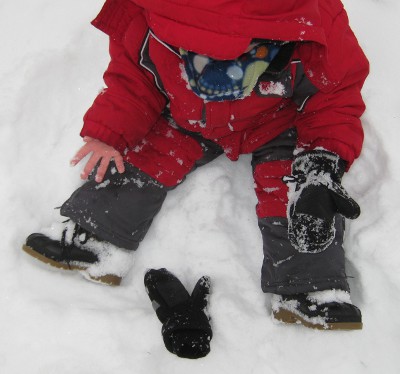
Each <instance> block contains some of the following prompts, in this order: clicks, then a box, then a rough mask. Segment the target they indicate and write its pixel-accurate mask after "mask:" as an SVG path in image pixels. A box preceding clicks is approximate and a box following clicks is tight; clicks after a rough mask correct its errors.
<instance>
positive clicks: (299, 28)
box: [24, 0, 368, 329]
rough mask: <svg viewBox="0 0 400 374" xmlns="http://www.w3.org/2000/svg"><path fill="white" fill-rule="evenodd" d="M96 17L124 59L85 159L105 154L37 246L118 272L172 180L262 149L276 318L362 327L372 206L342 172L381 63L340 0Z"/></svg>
mask: <svg viewBox="0 0 400 374" xmlns="http://www.w3.org/2000/svg"><path fill="white" fill-rule="evenodd" d="M93 25H94V26H95V27H97V28H98V29H100V30H102V31H103V32H105V33H106V34H108V35H109V37H110V55H111V62H110V64H109V66H108V68H107V71H106V72H105V75H104V80H105V83H106V86H107V88H106V89H104V90H103V91H102V92H101V93H100V94H99V95H98V97H97V98H96V99H95V101H94V103H93V105H92V107H91V108H90V109H89V110H88V112H87V113H86V115H85V118H84V126H83V129H82V132H81V135H82V136H83V138H84V141H85V145H84V146H83V147H82V149H81V150H80V151H79V152H78V154H77V155H76V157H75V159H74V161H73V162H74V163H75V164H76V163H78V162H79V161H80V160H81V159H82V158H83V157H84V156H85V155H87V154H89V153H91V154H92V156H91V158H90V160H89V161H88V163H87V164H86V166H85V168H84V172H83V177H84V178H87V177H89V180H88V181H87V182H86V183H85V184H84V185H83V186H82V187H80V188H79V189H78V190H77V191H75V192H74V193H73V195H72V196H71V197H70V198H69V199H68V200H67V201H66V202H65V203H64V204H63V206H62V208H61V214H62V215H63V216H66V217H69V218H70V221H69V222H68V223H66V224H65V227H64V230H63V232H62V234H60V235H59V236H57V235H52V234H51V233H42V234H32V235H30V236H29V237H28V239H27V242H26V244H25V246H24V249H25V251H27V252H28V253H30V254H31V255H33V256H35V257H37V258H39V259H41V260H43V261H45V262H50V263H52V264H53V265H55V266H58V267H64V268H69V269H80V270H83V271H84V272H86V274H87V276H88V277H89V278H91V279H95V280H98V281H100V282H103V283H111V284H119V282H120V281H121V279H122V277H123V276H124V275H125V272H126V270H127V269H124V270H121V269H119V268H118V266H117V265H118V264H117V262H118V261H115V262H113V260H111V259H112V258H113V256H112V254H113V253H119V252H120V253H129V254H130V253H131V251H134V250H135V249H136V248H137V247H138V245H139V243H140V241H141V240H142V239H143V238H144V236H145V234H146V232H147V230H148V228H149V226H150V224H151V222H152V220H153V218H154V216H155V215H156V214H157V213H158V212H159V210H160V209H161V206H162V203H163V201H164V199H165V197H166V196H167V193H168V191H169V190H171V189H173V188H175V187H176V186H178V185H179V184H180V183H182V182H183V181H184V180H185V176H186V175H187V174H188V173H190V172H192V171H194V170H195V169H196V168H197V167H200V166H202V165H205V164H206V163H208V162H211V161H212V160H214V159H215V158H216V157H218V156H220V155H222V154H225V155H226V156H227V157H228V158H229V159H231V160H233V161H234V160H237V159H238V157H239V155H240V154H245V153H246V154H248V153H251V154H252V155H253V160H252V167H253V176H254V181H255V186H256V187H255V192H256V194H257V198H258V204H257V208H256V212H257V216H258V220H259V227H260V229H261V233H262V237H263V244H264V262H263V266H262V289H263V291H264V292H269V293H273V294H275V295H277V296H276V303H275V304H274V305H275V307H274V315H275V317H276V318H277V319H280V320H282V321H285V322H295V321H300V322H302V323H303V324H305V325H307V324H308V325H311V326H313V327H315V326H317V327H318V326H322V327H324V328H350V329H351V328H360V327H361V314H360V312H359V310H358V309H357V308H356V307H355V306H353V305H352V304H351V303H350V300H349V299H348V298H347V296H345V295H348V292H349V287H348V283H347V280H346V273H345V269H344V252H343V247H342V242H343V233H344V217H346V218H356V217H357V216H358V214H359V207H358V205H357V204H356V203H355V201H354V200H353V199H351V198H350V197H349V196H348V194H347V193H346V192H345V190H344V189H343V187H342V186H341V178H342V176H343V173H344V172H345V171H348V170H349V168H350V167H351V165H352V163H353V161H354V159H355V158H357V157H358V156H359V154H360V151H361V147H362V141H363V131H362V128H361V123H360V116H361V115H362V113H363V111H364V103H363V100H362V97H361V94H360V91H361V88H362V85H363V82H364V80H365V78H366V76H367V74H368V62H367V60H366V58H365V56H364V54H363V52H362V50H361V48H360V47H359V45H358V43H357V40H356V38H355V36H354V35H353V33H352V31H351V29H350V27H349V24H348V19H347V15H346V12H345V10H344V8H343V5H342V3H341V2H340V0H324V1H320V0H304V1H301V2H299V1H296V0H288V1H284V2H276V1H265V0H251V1H249V0H236V1H235V0H231V1H226V0H199V1H197V0H193V1H190V2H182V1H170V0H152V1H149V0H107V1H106V3H105V5H104V7H103V9H102V10H101V12H100V14H99V15H98V16H97V18H96V19H95V20H94V21H93ZM110 160H113V161H114V162H115V166H116V168H115V167H114V166H113V165H110ZM105 253H106V255H105ZM100 265H101V266H100ZM326 290H335V291H334V294H335V295H336V297H335V298H334V300H332V301H331V302H330V303H326V302H321V301H319V300H318V292H321V291H326ZM316 291H317V292H316ZM338 295H339V296H338ZM340 295H341V296H340ZM343 295H344V296H343ZM343 297H344V298H343ZM321 318H323V322H321Z"/></svg>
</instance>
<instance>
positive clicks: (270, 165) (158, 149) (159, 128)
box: [126, 118, 296, 218]
mask: <svg viewBox="0 0 400 374" xmlns="http://www.w3.org/2000/svg"><path fill="white" fill-rule="evenodd" d="M278 142H279V145H278V144H277V143H278ZM282 142H283V144H282ZM295 142H296V134H295V130H289V131H286V132H285V133H284V134H282V135H280V136H278V137H277V139H274V140H272V141H271V142H269V143H268V144H266V145H264V146H263V147H260V148H259V149H258V150H256V151H255V152H254V153H253V176H254V181H255V191H256V195H257V199H258V204H257V208H256V212H257V216H258V217H260V218H262V217H286V206H287V191H288V189H287V186H286V185H285V184H284V183H283V182H282V177H283V176H285V175H290V173H291V163H292V157H293V150H294V146H295ZM222 153H223V151H222V149H221V148H220V147H219V146H218V145H217V144H215V143H213V142H212V141H209V140H206V139H204V138H202V137H201V136H200V135H198V134H196V133H191V132H189V131H186V130H184V129H181V128H178V127H177V126H175V125H173V124H172V123H171V122H168V121H167V120H166V119H164V118H162V119H161V120H160V121H159V122H158V123H157V124H156V126H155V127H154V128H153V130H152V131H151V132H150V133H149V134H148V135H147V136H146V137H145V138H144V139H143V141H142V142H141V144H139V145H138V146H137V147H136V148H135V149H134V150H133V151H131V152H129V153H128V155H127V156H126V161H127V162H128V163H130V164H132V165H134V166H136V167H137V168H138V169H140V170H142V171H143V172H144V173H146V174H147V175H150V176H151V177H152V178H154V179H155V180H157V181H158V182H160V183H161V184H163V185H165V186H167V187H174V186H177V185H178V184H179V183H181V182H182V181H183V180H184V178H185V176H186V175H187V174H188V173H189V172H191V171H192V170H194V169H195V168H196V167H198V166H201V165H204V164H206V163H208V162H210V161H212V160H213V159H214V158H216V157H217V156H219V155H220V154H222Z"/></svg>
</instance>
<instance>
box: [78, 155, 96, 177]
mask: <svg viewBox="0 0 400 374" xmlns="http://www.w3.org/2000/svg"><path fill="white" fill-rule="evenodd" d="M99 159H100V157H99V156H98V155H97V154H95V153H94V154H93V155H92V156H91V157H90V159H89V161H88V162H87V163H86V165H85V167H84V169H83V171H82V173H81V178H82V179H87V178H88V176H89V174H90V173H91V172H92V170H93V169H94V168H95V166H96V165H97V163H98V162H99Z"/></svg>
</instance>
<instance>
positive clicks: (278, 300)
mask: <svg viewBox="0 0 400 374" xmlns="http://www.w3.org/2000/svg"><path fill="white" fill-rule="evenodd" d="M312 294H313V293H310V294H297V295H274V298H273V302H272V304H273V305H272V313H273V317H274V319H276V320H278V321H280V322H284V323H297V324H301V325H303V326H306V327H310V328H314V329H318V330H360V329H362V319H361V312H360V310H359V309H358V308H357V307H356V306H355V305H353V304H351V302H342V301H318V300H316V299H315V298H313V297H312V296H311V295H312Z"/></svg>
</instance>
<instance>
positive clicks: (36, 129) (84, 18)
mask: <svg viewBox="0 0 400 374" xmlns="http://www.w3.org/2000/svg"><path fill="white" fill-rule="evenodd" d="M102 4H103V1H102V0H85V1H81V0H69V1H61V0H51V1H50V0H32V1H26V0H1V2H0V50H1V53H2V57H1V59H0V81H1V85H0V103H1V105H0V149H1V153H2V157H1V160H0V165H1V175H2V180H1V183H0V196H1V206H0V212H1V214H0V220H1V221H0V230H1V239H2V243H3V244H2V256H1V261H0V273H1V275H2V278H1V282H0V300H1V303H0V373H4V374H19V373H30V374H52V373H57V374H67V373H68V374H69V373H74V374H103V373H104V374H106V373H107V374H108V373H118V374H128V373H135V374H149V373H150V374H152V373H168V374H171V373H174V374H187V373H191V374H204V373H207V374H214V373H215V374H222V373H230V374H232V373H235V374H236V373H238V374H250V373H256V374H258V373H260V374H264V373H274V374H275V373H282V374H286V373H296V374H303V373H304V374H311V373H373V374H375V373H378V372H380V373H385V374H391V373H393V374H394V373H399V372H400V355H399V347H400V318H399V309H400V271H399V268H400V249H399V248H398V243H399V242H400V237H399V236H400V230H399V226H398V225H399V223H400V218H399V211H400V197H399V196H400V195H399V193H398V191H399V183H400V175H399V174H400V169H399V162H400V155H399V151H398V149H399V141H400V140H399V139H400V100H399V98H400V96H399V93H398V86H399V82H400V76H399V75H400V70H399V68H398V61H399V59H400V52H399V51H398V50H397V49H395V48H396V47H397V43H396V42H397V40H398V37H397V36H398V35H400V23H399V22H398V19H399V16H400V9H399V7H400V3H399V2H398V0H345V1H344V4H345V6H346V8H347V11H348V13H349V16H350V20H351V25H352V27H353V29H354V31H355V33H356V35H357V37H358V39H359V41H360V44H361V45H362V47H363V48H364V50H365V52H366V54H367V56H368V57H369V59H370V62H371V75H370V77H369V78H368V80H367V82H366V85H365V87H364V90H363V94H364V98H365V101H366V104H367V111H366V113H365V115H364V116H363V123H364V128H365V145H364V149H363V152H362V155H361V157H360V158H359V159H358V160H357V161H356V162H355V164H354V166H353V167H352V169H351V172H350V173H349V174H348V175H346V177H345V179H344V184H345V186H346V188H347V189H348V191H349V193H350V194H351V195H352V196H353V197H354V198H355V199H356V200H357V201H358V202H359V204H360V205H361V207H362V215H361V216H360V218H359V219H357V220H356V221H352V222H349V223H348V226H347V228H348V229H347V233H346V240H345V249H346V256H347V272H348V275H349V276H350V277H351V278H350V285H351V289H352V293H351V299H352V301H353V302H354V303H355V304H356V305H358V306H359V307H360V308H361V310H362V312H363V321H364V329H363V330H361V331H353V332H339V331H336V332H329V331H314V330H310V329H307V328H304V327H301V326H285V325H282V324H278V323H274V322H273V321H272V319H271V310H270V309H271V308H270V307H271V296H270V295H266V294H263V293H262V291H261V289H260V268H261V263H262V240H261V234H260V232H259V230H258V227H257V219H256V217H255V212H254V206H255V204H256V198H255V195H254V191H253V181H252V177H251V168H250V157H249V156H242V157H241V158H240V160H239V161H238V162H230V161H229V160H227V159H226V158H225V157H221V158H219V159H218V160H216V161H215V162H213V163H212V164H210V165H207V166H205V167H204V168H202V169H200V170H198V171H197V172H196V173H194V174H193V175H190V176H189V177H188V178H187V180H186V182H185V183H184V184H183V185H182V186H180V187H179V188H178V189H176V190H175V191H173V192H171V193H170V196H169V197H168V199H167V201H166V203H165V206H164V207H163V209H162V211H161V212H160V214H159V215H158V216H157V218H156V219H155V221H154V224H153V226H152V227H151V229H150V231H149V233H148V236H147V237H146V239H145V241H144V242H143V243H142V245H141V247H140V249H139V250H138V251H137V252H136V253H135V263H134V266H133V268H132V270H131V272H130V273H129V274H128V276H127V277H126V278H125V279H124V281H123V283H122V285H121V286H120V287H114V288H113V287H107V286H102V285H98V284H94V283H91V282H88V281H86V280H85V279H83V278H82V276H81V275H80V274H79V273H69V272H61V271H59V270H57V269H54V268H51V267H49V266H46V265H44V264H42V263H40V262H39V261H36V260H35V259H33V258H31V257H29V256H27V255H26V254H25V253H23V252H22V251H21V249H20V248H21V245H22V244H23V242H24V240H25V238H26V236H27V235H28V234H30V233H31V232H35V231H38V230H40V228H42V227H45V226H47V225H49V224H50V223H51V222H52V220H53V218H54V217H55V216H56V215H57V211H55V210H54V207H57V206H59V205H60V204H61V203H62V202H63V201H64V200H65V199H66V198H67V197H68V196H69V195H70V194H71V193H72V191H73V190H74V189H75V188H76V187H78V186H79V185H80V183H81V181H80V179H79V174H80V166H78V167H76V168H71V167H70V166H69V160H70V159H71V158H72V156H73V154H74V153H75V151H76V150H77V149H78V148H79V147H80V145H81V144H82V140H81V139H80V137H79V131H80V128H81V125H82V116H83V114H84V113H85V111H86V110H87V108H88V107H89V105H90V104H91V103H92V101H93V99H94V97H95V95H96V94H97V92H98V91H99V90H101V89H102V86H103V82H102V73H103V71H104V69H105V67H106V66H107V63H108V52H107V44H108V42H107V37H106V36H105V35H104V34H102V33H101V32H99V31H97V30H96V29H95V28H93V27H92V26H91V25H90V23H89V22H90V21H91V20H92V19H93V18H94V17H95V15H96V14H97V12H98V11H99V9H100V8H101V6H102ZM398 57H399V58H398ZM159 267H166V268H167V269H169V270H170V271H172V272H174V273H175V274H176V275H177V276H178V277H179V278H180V279H181V280H182V282H183V283H184V284H185V285H186V287H187V288H188V289H190V290H191V289H192V288H193V286H194V284H195V283H196V281H197V279H198V278H200V277H201V276H202V275H208V276H210V277H211V281H212V294H211V297H210V307H209V312H210V314H211V316H212V326H213V332H214V337H213V339H212V342H211V352H210V354H209V355H208V356H207V357H205V358H203V359H200V360H187V359H180V358H178V357H176V356H174V355H172V354H170V353H169V352H168V351H167V350H166V349H165V347H164V345H163V342H162V339H161V324H160V322H159V321H158V319H157V318H156V315H155V313H154V312H153V309H152V306H151V303H150V300H149V299H148V296H147V294H146V292H145V288H144V286H143V276H144V273H145V271H146V269H148V268H159Z"/></svg>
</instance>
